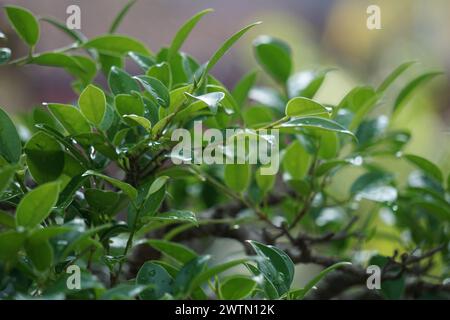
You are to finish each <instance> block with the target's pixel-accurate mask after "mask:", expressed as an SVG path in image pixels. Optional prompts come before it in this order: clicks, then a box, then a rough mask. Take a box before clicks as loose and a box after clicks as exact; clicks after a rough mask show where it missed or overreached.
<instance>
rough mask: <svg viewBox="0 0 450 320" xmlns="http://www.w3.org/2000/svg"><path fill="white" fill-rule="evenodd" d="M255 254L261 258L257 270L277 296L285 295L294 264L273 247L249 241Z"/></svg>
mask: <svg viewBox="0 0 450 320" xmlns="http://www.w3.org/2000/svg"><path fill="white" fill-rule="evenodd" d="M249 243H250V244H251V246H252V247H253V250H255V252H256V254H257V255H258V256H260V257H261V258H262V260H261V261H258V268H259V270H260V271H261V272H262V273H263V274H264V275H265V276H266V277H267V278H268V279H269V280H270V281H271V282H272V283H273V285H274V286H275V288H276V289H277V291H278V294H280V295H283V294H285V293H286V292H287V291H288V290H289V289H290V287H291V284H292V281H293V279H294V263H293V262H292V260H291V259H290V258H289V256H288V255H287V254H286V253H284V252H283V251H280V250H278V249H276V248H274V247H271V246H266V245H264V244H262V243H259V242H256V241H249Z"/></svg>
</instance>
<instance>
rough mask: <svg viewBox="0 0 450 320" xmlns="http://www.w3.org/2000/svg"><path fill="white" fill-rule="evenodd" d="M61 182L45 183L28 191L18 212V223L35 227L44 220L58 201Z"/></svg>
mask: <svg viewBox="0 0 450 320" xmlns="http://www.w3.org/2000/svg"><path fill="white" fill-rule="evenodd" d="M58 195H59V182H51V183H47V184H43V185H41V186H39V187H37V188H36V189H34V190H32V191H30V192H29V193H27V194H26V195H25V196H24V197H23V199H22V200H21V201H20V203H19V206H18V207H17V212H16V225H17V226H18V227H24V228H34V227H36V226H37V225H39V224H40V223H41V222H42V221H44V220H45V219H46V218H47V217H48V215H49V214H50V212H51V210H52V209H53V207H54V206H55V205H56V203H57V201H58Z"/></svg>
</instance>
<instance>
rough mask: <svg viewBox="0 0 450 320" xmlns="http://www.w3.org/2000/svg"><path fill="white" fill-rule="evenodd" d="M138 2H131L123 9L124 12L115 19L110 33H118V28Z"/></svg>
mask: <svg viewBox="0 0 450 320" xmlns="http://www.w3.org/2000/svg"><path fill="white" fill-rule="evenodd" d="M136 2H137V0H131V1H129V2H128V3H127V4H126V5H125V6H124V7H123V8H122V10H120V12H119V13H118V14H117V16H116V17H115V18H114V20H113V23H112V24H111V27H110V28H109V33H115V32H116V30H117V28H118V27H119V26H120V23H121V22H122V20H123V19H124V18H125V16H126V15H127V13H128V11H130V9H131V7H133V6H134V5H135V4H136Z"/></svg>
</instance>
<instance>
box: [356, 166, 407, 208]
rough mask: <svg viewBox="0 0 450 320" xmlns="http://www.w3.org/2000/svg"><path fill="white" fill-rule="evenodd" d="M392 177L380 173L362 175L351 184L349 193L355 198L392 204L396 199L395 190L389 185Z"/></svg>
mask: <svg viewBox="0 0 450 320" xmlns="http://www.w3.org/2000/svg"><path fill="white" fill-rule="evenodd" d="M392 179H393V178H392V176H391V175H390V174H384V173H382V172H377V171H373V172H368V173H366V174H363V175H362V176H360V177H359V178H358V179H356V180H355V182H354V183H353V184H352V186H351V188H350V192H351V194H352V195H355V196H356V198H357V199H358V198H360V199H362V198H364V199H368V200H372V201H376V202H383V203H384V202H387V203H390V202H393V201H395V200H396V199H397V196H398V192H397V189H396V188H395V187H393V186H391V185H389V184H390V183H391V182H392Z"/></svg>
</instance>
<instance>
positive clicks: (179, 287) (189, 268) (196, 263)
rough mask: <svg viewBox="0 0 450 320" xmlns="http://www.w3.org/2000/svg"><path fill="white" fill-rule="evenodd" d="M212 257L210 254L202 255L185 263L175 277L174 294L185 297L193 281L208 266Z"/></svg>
mask: <svg viewBox="0 0 450 320" xmlns="http://www.w3.org/2000/svg"><path fill="white" fill-rule="evenodd" d="M210 259H211V257H210V256H200V257H196V258H194V259H193V260H191V261H189V262H188V263H187V264H186V265H184V266H183V268H181V270H180V271H179V272H178V274H177V276H176V278H175V282H174V290H173V291H174V294H175V295H177V296H178V297H180V298H183V297H185V296H186V294H188V293H189V291H190V288H191V284H192V282H193V281H194V279H195V278H196V277H197V275H198V274H200V273H201V272H202V271H203V270H204V269H205V268H206V265H207V263H208V261H209V260H210Z"/></svg>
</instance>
